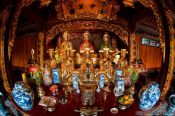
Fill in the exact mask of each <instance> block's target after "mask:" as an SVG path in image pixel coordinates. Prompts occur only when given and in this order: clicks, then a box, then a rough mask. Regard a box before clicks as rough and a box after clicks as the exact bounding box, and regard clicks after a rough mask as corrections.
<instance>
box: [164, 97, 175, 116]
mask: <svg viewBox="0 0 175 116" xmlns="http://www.w3.org/2000/svg"><path fill="white" fill-rule="evenodd" d="M173 114H175V94H173V95H171V96H170V97H169V104H168V108H167V112H166V115H167V116H173Z"/></svg>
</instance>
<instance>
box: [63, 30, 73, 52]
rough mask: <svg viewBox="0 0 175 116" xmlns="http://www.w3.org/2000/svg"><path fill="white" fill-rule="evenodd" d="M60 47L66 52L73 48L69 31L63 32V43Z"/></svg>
mask: <svg viewBox="0 0 175 116" xmlns="http://www.w3.org/2000/svg"><path fill="white" fill-rule="evenodd" d="M60 49H61V50H62V51H63V52H65V53H66V52H70V51H71V50H72V49H73V47H72V43H71V42H69V33H68V32H67V31H66V32H64V33H63V42H62V43H61V46H60Z"/></svg>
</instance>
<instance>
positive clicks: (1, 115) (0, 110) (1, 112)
mask: <svg viewBox="0 0 175 116" xmlns="http://www.w3.org/2000/svg"><path fill="white" fill-rule="evenodd" d="M7 114H8V112H7V110H6V107H5V104H4V100H3V95H2V94H1V92H0V116H6V115H7Z"/></svg>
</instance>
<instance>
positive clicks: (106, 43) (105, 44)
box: [100, 33, 112, 50]
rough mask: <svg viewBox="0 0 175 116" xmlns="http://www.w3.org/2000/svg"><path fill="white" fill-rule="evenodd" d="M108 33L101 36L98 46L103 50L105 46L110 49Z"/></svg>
mask: <svg viewBox="0 0 175 116" xmlns="http://www.w3.org/2000/svg"><path fill="white" fill-rule="evenodd" d="M109 38H110V37H109V34H108V33H105V34H104V36H103V43H102V44H101V46H100V49H101V50H103V49H105V48H108V49H110V50H111V49H112V47H111V45H110V44H109Z"/></svg>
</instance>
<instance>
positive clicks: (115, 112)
mask: <svg viewBox="0 0 175 116" xmlns="http://www.w3.org/2000/svg"><path fill="white" fill-rule="evenodd" d="M110 112H111V113H112V114H117V113H118V109H117V108H111V109H110Z"/></svg>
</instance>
